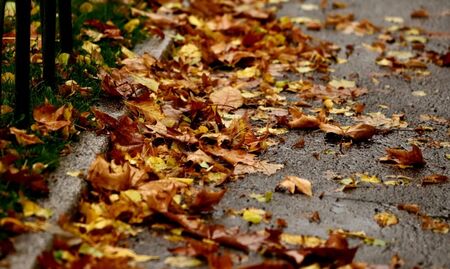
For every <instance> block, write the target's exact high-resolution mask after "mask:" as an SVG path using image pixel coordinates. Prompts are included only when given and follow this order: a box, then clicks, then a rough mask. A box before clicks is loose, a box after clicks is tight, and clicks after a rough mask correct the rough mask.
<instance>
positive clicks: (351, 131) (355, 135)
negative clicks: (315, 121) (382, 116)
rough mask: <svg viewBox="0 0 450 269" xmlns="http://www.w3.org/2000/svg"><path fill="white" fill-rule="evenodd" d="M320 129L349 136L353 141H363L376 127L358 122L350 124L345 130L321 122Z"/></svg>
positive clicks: (369, 136) (372, 133) (368, 137)
mask: <svg viewBox="0 0 450 269" xmlns="http://www.w3.org/2000/svg"><path fill="white" fill-rule="evenodd" d="M320 129H321V130H322V131H324V132H326V133H333V134H336V135H339V136H343V137H349V138H351V139H353V140H355V141H364V140H368V139H370V138H371V137H372V136H373V135H374V134H375V132H376V128H375V127H373V126H372V125H369V124H365V123H359V124H356V125H353V126H350V128H348V129H347V130H344V129H342V128H341V127H339V126H336V125H332V124H328V123H322V124H320Z"/></svg>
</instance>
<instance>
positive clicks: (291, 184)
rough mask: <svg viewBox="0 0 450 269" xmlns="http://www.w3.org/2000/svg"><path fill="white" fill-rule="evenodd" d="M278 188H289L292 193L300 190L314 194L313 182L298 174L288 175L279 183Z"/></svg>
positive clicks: (307, 193)
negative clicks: (297, 175)
mask: <svg viewBox="0 0 450 269" xmlns="http://www.w3.org/2000/svg"><path fill="white" fill-rule="evenodd" d="M276 190H287V191H289V192H290V193H295V192H296V191H298V192H300V193H303V194H306V195H307V196H312V185H311V182H310V181H309V180H307V179H303V178H299V177H296V176H286V177H285V178H284V179H283V181H281V182H280V183H279V184H278V185H277V187H276Z"/></svg>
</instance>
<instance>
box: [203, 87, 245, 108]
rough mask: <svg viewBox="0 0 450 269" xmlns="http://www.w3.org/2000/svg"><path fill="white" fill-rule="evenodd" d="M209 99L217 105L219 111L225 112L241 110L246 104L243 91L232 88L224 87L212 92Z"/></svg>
mask: <svg viewBox="0 0 450 269" xmlns="http://www.w3.org/2000/svg"><path fill="white" fill-rule="evenodd" d="M209 99H210V100H211V102H213V104H215V105H217V106H218V108H219V109H221V110H225V111H229V110H233V109H236V108H239V107H240V106H242V104H243V103H244V98H243V97H242V95H241V91H240V90H238V89H236V88H232V87H224V88H222V89H220V90H216V91H214V92H212V93H211V94H210V95H209Z"/></svg>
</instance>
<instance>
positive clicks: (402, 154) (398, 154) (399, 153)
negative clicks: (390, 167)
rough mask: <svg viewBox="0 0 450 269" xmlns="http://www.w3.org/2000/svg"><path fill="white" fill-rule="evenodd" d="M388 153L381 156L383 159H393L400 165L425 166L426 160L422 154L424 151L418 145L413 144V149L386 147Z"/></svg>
mask: <svg viewBox="0 0 450 269" xmlns="http://www.w3.org/2000/svg"><path fill="white" fill-rule="evenodd" d="M386 151H387V153H388V155H387V156H386V157H382V158H380V160H381V161H392V162H394V163H396V164H399V165H406V166H423V165H425V160H424V159H423V156H422V151H421V150H420V148H419V147H418V146H416V145H412V150H411V151H407V150H404V149H396V148H388V149H386Z"/></svg>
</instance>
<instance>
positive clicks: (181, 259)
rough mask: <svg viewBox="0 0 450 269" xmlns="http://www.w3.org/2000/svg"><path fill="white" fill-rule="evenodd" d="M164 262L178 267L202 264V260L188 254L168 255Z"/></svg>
mask: <svg viewBox="0 0 450 269" xmlns="http://www.w3.org/2000/svg"><path fill="white" fill-rule="evenodd" d="M164 263H165V264H167V265H170V266H172V267H177V268H186V267H197V266H200V265H202V261H200V260H198V259H196V258H192V257H187V256H175V257H167V258H166V259H165V260H164Z"/></svg>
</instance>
